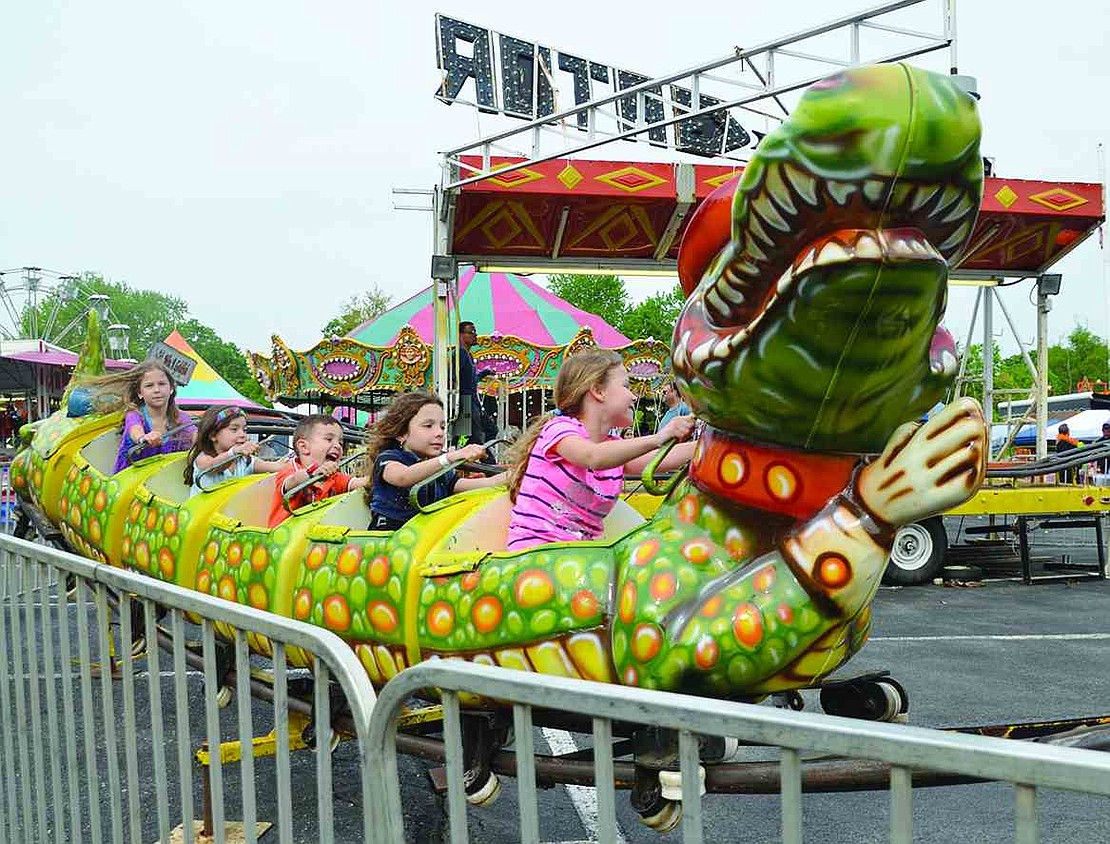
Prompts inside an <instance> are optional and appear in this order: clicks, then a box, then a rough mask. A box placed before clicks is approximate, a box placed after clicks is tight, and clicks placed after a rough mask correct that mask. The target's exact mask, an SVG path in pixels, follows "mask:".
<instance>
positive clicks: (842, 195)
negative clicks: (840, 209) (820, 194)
mask: <svg viewBox="0 0 1110 844" xmlns="http://www.w3.org/2000/svg"><path fill="white" fill-rule="evenodd" d="M825 188H826V190H828V192H829V196H831V197H832V198H833V201H834V202H835V203H836V204H837V205H847V204H848V200H849V199H851V198H852V194H853V193H855V190H856V186H855V185H854V184H852V183H851V182H839V181H837V180H836V179H829V180H828V181H827V182H825Z"/></svg>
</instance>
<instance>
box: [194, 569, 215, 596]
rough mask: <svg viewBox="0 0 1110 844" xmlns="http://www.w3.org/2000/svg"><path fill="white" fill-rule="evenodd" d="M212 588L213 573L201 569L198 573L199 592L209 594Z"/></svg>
mask: <svg viewBox="0 0 1110 844" xmlns="http://www.w3.org/2000/svg"><path fill="white" fill-rule="evenodd" d="M211 588H212V572H210V571H208V569H201V570H200V571H198V572H197V591H198V592H203V593H204V594H205V595H207V594H208V590H209V589H211Z"/></svg>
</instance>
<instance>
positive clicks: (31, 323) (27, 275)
mask: <svg viewBox="0 0 1110 844" xmlns="http://www.w3.org/2000/svg"><path fill="white" fill-rule="evenodd" d="M92 280H93V278H92V277H91V276H89V275H87V274H86V275H83V276H80V275H71V274H64V273H58V272H55V271H53V270H44V269H42V268H41V267H16V268H13V269H6V270H0V339H3V340H44V341H46V342H47V343H50V344H52V345H55V346H61V347H63V348H74V347H76V346H78V345H80V343H81V341H82V338H83V337H84V331H83V330H82V329H83V326H84V324H85V318H86V316H87V314H88V312H89V311H90V310H94V311H96V312H97V316H99V317H100V320H101V323H102V324H103V325H105V326H107V334H108V341H109V346H110V347H111V349H112V351H113V352H114V351H116V347H117V346H120V348H122V349H126V348H127V336H128V333H129V330H130V329H129V326H126V325H122V324H119V323H117V322H116V321H115V319H114V317H113V315H112V309H111V304H110V302H109V298H108V296H106V295H105V294H103V293H99V292H98V291H97V289H96V288H95V286H94V285H93V284H92Z"/></svg>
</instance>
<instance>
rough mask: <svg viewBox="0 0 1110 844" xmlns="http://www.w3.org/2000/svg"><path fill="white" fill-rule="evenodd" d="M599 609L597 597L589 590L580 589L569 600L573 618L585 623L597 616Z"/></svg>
mask: <svg viewBox="0 0 1110 844" xmlns="http://www.w3.org/2000/svg"><path fill="white" fill-rule="evenodd" d="M599 609H600V604H599V603H598V600H597V596H596V595H594V593H593V592H591V591H590V590H589V589H580V590H579V591H578V592H575V593H574V597H573V598H571V599H570V612H571V615H573V616H574V617H575V618H579V619H582V620H583V621H587V620H589V619H591V618H593V617H594V616H596V615H597V613H598V610H599Z"/></svg>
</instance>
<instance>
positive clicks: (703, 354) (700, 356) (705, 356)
mask: <svg viewBox="0 0 1110 844" xmlns="http://www.w3.org/2000/svg"><path fill="white" fill-rule="evenodd" d="M716 343H717V341H716V340H706V341H705V342H704V343H702V344H701V345H700V346H698V347H697V348H696V349H694V351H692V352H691V353H690V363H691V364H692V365H693V366H694V368H695V369H700V368H701V367H702V366H704V365H705V362H706V361H707V360H709V353H710V352H712V351H713V346H714V345H716Z"/></svg>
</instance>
